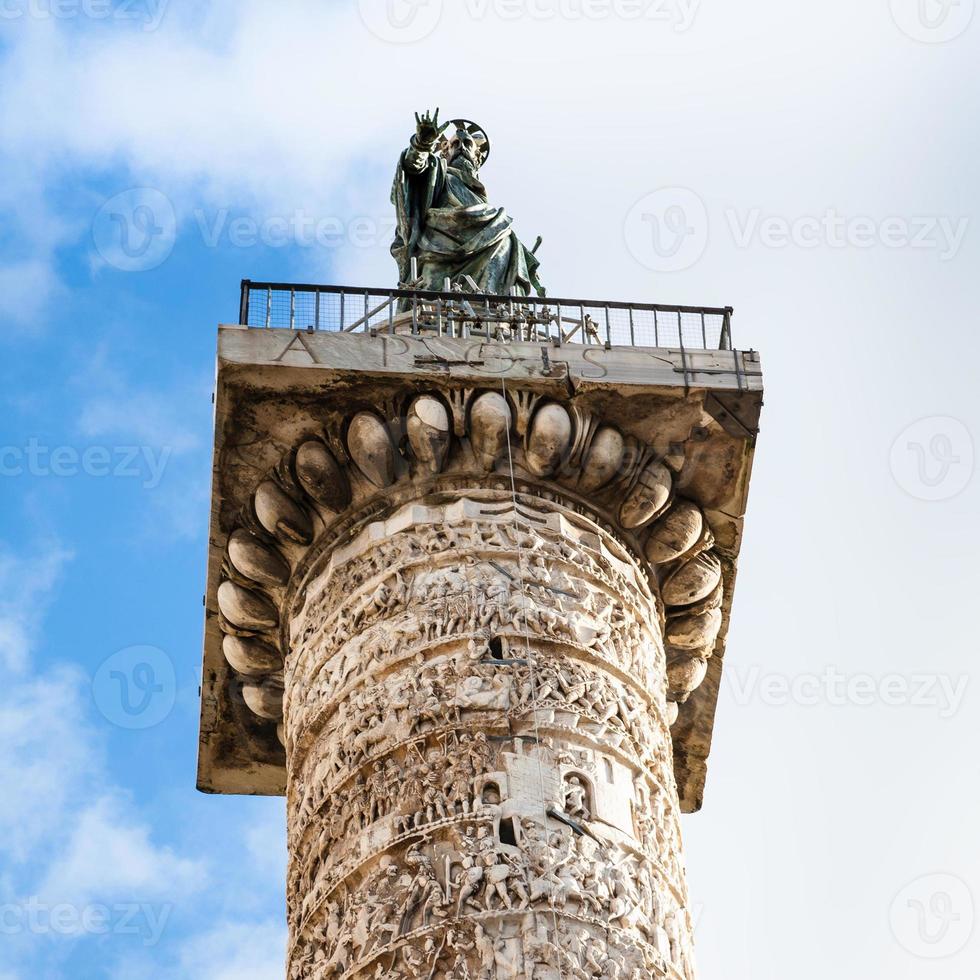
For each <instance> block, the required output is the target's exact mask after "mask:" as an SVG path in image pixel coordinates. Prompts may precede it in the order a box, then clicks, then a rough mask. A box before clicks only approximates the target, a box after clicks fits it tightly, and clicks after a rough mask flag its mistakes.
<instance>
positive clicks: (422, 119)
mask: <svg viewBox="0 0 980 980" xmlns="http://www.w3.org/2000/svg"><path fill="white" fill-rule="evenodd" d="M448 128H449V123H448V122H447V123H443V124H442V125H441V126H440V125H439V110H438V108H437V109H436V111H435V115H434V116H433V115H430V114H429V113H428V112H424V113H423V114H422V115H421V116H420V115H419V114H418V113H417V112H416V113H415V135H414V136H413V137H412V140H411V143H410V144H409V148H408V150H407V151H406V152H405V153H404V155H403V157H402V160H403V166H404V167H405V169H406V170H407V171H408V172H409V173H411V174H419V173H421V172H422V171H423V170H424V169H425V165H426V162H427V161H426V158H427V156H428V154H429V153H431V152H432V148H433V146H434V145H435V143H436V140H438V139H439V137H440V136H441V135H442V133H443V131H444V130H445V129H448Z"/></svg>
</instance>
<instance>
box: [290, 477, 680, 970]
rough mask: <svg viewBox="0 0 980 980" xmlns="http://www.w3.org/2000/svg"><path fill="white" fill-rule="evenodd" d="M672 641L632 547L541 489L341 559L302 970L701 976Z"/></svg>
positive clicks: (295, 680) (298, 742)
mask: <svg viewBox="0 0 980 980" xmlns="http://www.w3.org/2000/svg"><path fill="white" fill-rule="evenodd" d="M497 482H499V481H497ZM659 622H660V617H659V615H658V608H657V599H656V597H655V595H654V593H653V591H652V590H651V587H650V583H649V582H648V581H647V577H646V576H645V575H644V573H643V571H642V569H641V567H640V565H639V563H638V562H637V560H636V559H635V558H634V557H633V556H631V555H630V553H629V551H628V549H627V548H625V547H624V545H623V544H622V542H620V541H619V540H618V539H617V538H616V536H615V535H614V534H612V533H610V531H609V530H607V529H604V528H603V527H602V525H601V522H600V521H599V520H598V519H597V518H596V517H595V515H590V514H588V513H587V512H581V511H580V510H579V509H577V508H575V507H574V506H572V505H571V504H569V503H565V502H563V501H562V500H561V499H560V498H559V499H546V498H544V497H542V496H540V495H537V494H535V493H533V492H527V493H523V492H522V493H520V494H518V495H517V502H516V505H515V502H514V498H513V496H512V494H511V493H510V492H509V491H507V490H506V489H503V488H502V489H496V490H492V489H486V488H485V487H481V486H471V487H466V488H460V489H457V490H453V491H448V492H444V493H439V494H431V495H429V496H426V497H425V498H423V499H421V500H418V501H411V502H408V503H405V504H403V505H402V506H401V507H400V508H398V509H397V510H395V511H394V513H392V514H391V515H390V516H388V517H387V518H386V519H384V520H380V521H368V522H367V523H365V524H364V525H363V526H361V527H359V528H358V529H357V531H356V533H355V535H354V536H353V538H352V539H348V538H347V536H346V535H345V536H344V537H343V538H342V539H341V540H340V541H337V542H330V543H329V544H328V545H327V546H325V547H324V548H323V550H322V551H319V553H318V554H317V555H316V556H315V558H313V560H311V561H310V563H309V565H308V566H307V567H306V568H305V569H304V571H303V580H302V582H301V583H298V589H297V597H296V602H295V605H294V607H293V610H292V618H291V629H292V631H293V637H294V639H293V647H292V649H291V651H290V662H289V664H288V669H287V673H286V701H285V707H286V712H285V713H286V718H287V733H286V747H287V760H288V762H287V764H288V770H289V789H288V813H289V845H290V846H289V851H290V862H291V865H290V873H289V887H288V898H289V921H290V929H291V936H292V941H291V952H290V955H291V969H292V974H291V975H292V976H295V977H304V978H306V977H309V978H313V977H316V978H321V977H329V976H334V975H335V974H337V973H340V972H342V973H343V975H345V976H347V975H349V976H353V977H374V976H385V977H429V976H432V977H447V978H448V977H465V976H471V977H526V978H555V980H558V978H561V977H585V976H588V977H648V976H672V977H690V976H692V975H693V971H692V963H691V922H690V916H689V913H688V910H687V898H686V891H685V884H684V873H683V866H682V862H681V855H680V834H679V826H678V803H677V792H676V789H675V786H674V778H673V772H672V768H671V749H670V732H669V728H668V725H667V703H666V663H665V656H664V646H663V640H662V637H661V630H660V625H659Z"/></svg>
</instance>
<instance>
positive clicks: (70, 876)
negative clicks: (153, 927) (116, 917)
mask: <svg viewBox="0 0 980 980" xmlns="http://www.w3.org/2000/svg"><path fill="white" fill-rule="evenodd" d="M137 820H138V818H137V817H136V815H135V814H134V813H133V812H132V809H131V807H130V805H129V804H128V802H126V801H125V800H124V799H123V798H121V797H120V796H118V794H112V795H106V796H103V797H101V798H100V799H97V800H96V801H95V802H93V803H90V804H86V805H85V806H84V807H83V808H82V809H80V810H79V811H77V812H75V813H73V814H72V816H71V821H70V824H69V825H68V826H69V827H70V830H69V834H68V840H67V842H66V844H65V847H64V849H63V850H62V852H61V853H60V854H58V856H57V857H56V859H55V861H54V862H53V864H52V865H51V866H50V867H49V868H48V871H47V874H46V876H45V878H44V880H43V882H41V883H40V885H39V886H38V888H37V895H38V896H39V897H41V898H42V899H43V900H45V901H48V902H50V903H51V904H52V905H55V904H58V903H59V902H68V903H70V904H73V905H75V906H77V907H82V906H84V905H86V904H87V903H92V902H113V901H128V902H142V901H145V900H147V899H158V898H162V899H166V900H167V901H178V900H180V899H182V898H183V897H184V896H186V895H187V894H189V893H191V892H194V891H196V890H197V889H199V888H201V887H202V886H203V885H204V883H205V880H206V872H205V868H204V865H203V864H202V862H200V861H194V860H190V859H188V858H183V857H180V856H179V855H177V854H176V853H175V852H174V851H173V850H171V849H170V848H167V847H160V846H157V845H155V844H153V842H152V841H151V839H150V828H149V827H147V826H146V825H145V824H142V823H139V822H137Z"/></svg>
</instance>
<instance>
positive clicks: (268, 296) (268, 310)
mask: <svg viewBox="0 0 980 980" xmlns="http://www.w3.org/2000/svg"><path fill="white" fill-rule="evenodd" d="M265 325H266V326H267V327H269V326H272V287H271V286H270V287H269V288H268V289H267V290H266V291H265Z"/></svg>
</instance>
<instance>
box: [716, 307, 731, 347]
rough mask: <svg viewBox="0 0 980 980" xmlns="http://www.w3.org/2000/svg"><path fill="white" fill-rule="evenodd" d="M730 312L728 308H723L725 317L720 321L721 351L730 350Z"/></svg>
mask: <svg viewBox="0 0 980 980" xmlns="http://www.w3.org/2000/svg"><path fill="white" fill-rule="evenodd" d="M732 312H733V311H732V308H731V307H730V306H726V307H725V316H724V319H723V320H722V321H721V344H720V345H719V346H720V348H721V350H731V349H732Z"/></svg>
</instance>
